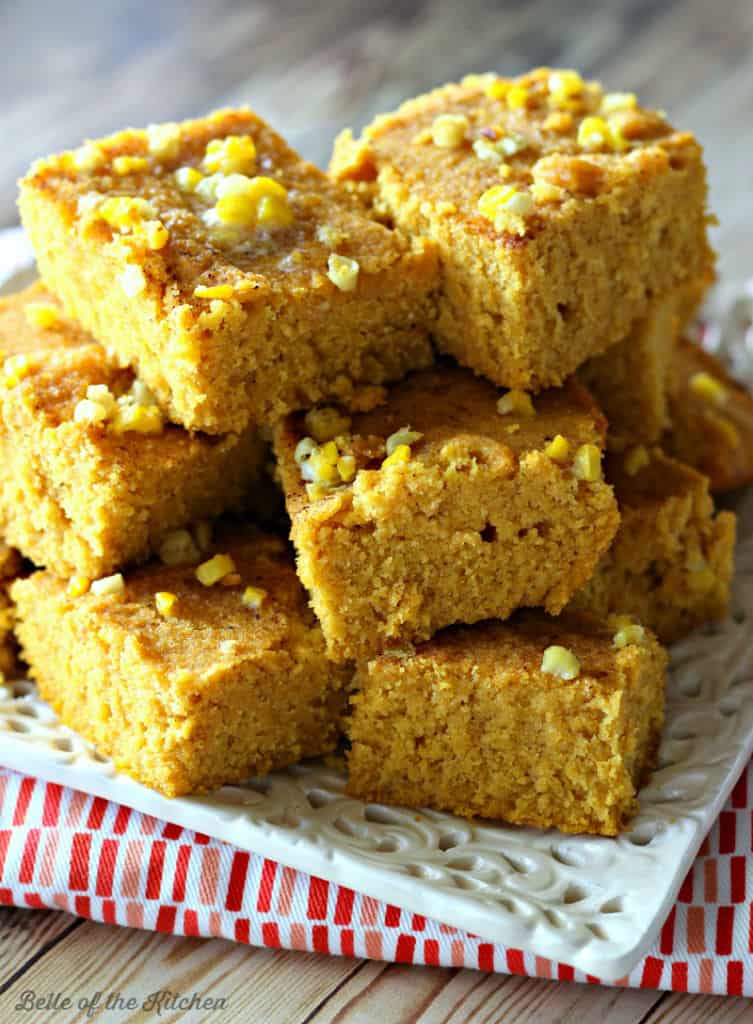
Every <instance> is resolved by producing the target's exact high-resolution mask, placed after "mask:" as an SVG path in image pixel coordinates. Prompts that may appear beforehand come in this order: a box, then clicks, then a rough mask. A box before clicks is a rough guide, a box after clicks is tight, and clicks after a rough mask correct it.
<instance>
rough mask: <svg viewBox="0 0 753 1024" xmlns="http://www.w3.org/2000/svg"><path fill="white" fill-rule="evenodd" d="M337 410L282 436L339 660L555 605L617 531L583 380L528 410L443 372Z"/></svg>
mask: <svg viewBox="0 0 753 1024" xmlns="http://www.w3.org/2000/svg"><path fill="white" fill-rule="evenodd" d="M498 403H501V408H502V410H503V411H499V410H498ZM508 406H509V409H510V411H507V410H508ZM337 417H338V414H337V413H336V411H335V410H332V409H330V410H326V409H325V410H321V409H320V410H315V411H313V412H310V413H309V414H308V415H307V416H301V415H297V416H292V417H289V418H288V419H287V420H286V421H285V422H283V423H282V424H280V425H279V427H278V428H277V431H276V434H275V450H276V453H277V457H278V460H279V468H280V472H281V479H282V485H283V490H284V492H285V498H286V503H287V507H288V512H289V514H290V519H291V522H292V529H291V537H292V539H293V542H294V544H295V547H296V550H297V555H298V572H299V574H300V577H301V580H302V581H303V583H304V585H305V586H306V587H307V588H308V590H309V593H310V595H311V602H312V605H313V608H314V610H315V611H316V614H317V615H318V617H319V621H320V622H321V624H322V630H323V632H324V635H325V637H326V640H327V647H328V651H329V653H330V655H331V656H332V657H333V658H337V659H341V658H350V657H365V656H368V655H369V654H371V653H373V652H377V651H380V650H382V649H384V648H386V647H390V646H394V645H399V644H403V643H409V642H414V641H418V640H425V639H427V638H428V637H430V636H431V635H432V634H433V633H435V632H436V631H437V630H438V629H441V628H442V627H444V626H448V625H451V624H452V623H455V622H476V621H478V620H479V619H485V618H500V619H503V618H506V617H507V616H508V615H510V614H511V612H513V611H514V610H515V609H516V608H518V607H520V606H533V607H536V606H543V607H545V608H546V609H547V610H548V611H550V612H552V613H557V612H559V611H560V610H561V609H562V608H563V607H564V605H565V604H566V603H567V601H568V600H569V599H570V597H571V596H572V594H573V593H574V592H575V591H576V590H577V589H578V588H579V587H581V586H582V585H583V584H584V583H585V582H586V581H587V580H588V578H589V576H590V575H591V573H592V571H593V569H594V567H595V565H596V563H597V561H598V559H599V557H600V555H601V554H602V553H603V552H604V551H605V550H606V549H607V547H608V546H609V544H610V542H611V540H612V537H613V536H614V533H615V531H616V529H617V524H618V521H619V517H618V513H617V508H616V503H615V500H614V496H613V494H612V490H611V488H610V487H609V486H608V485H607V484H606V483H604V481H603V480H602V477H601V466H600V455H601V448H602V445H603V442H604V433H605V424H604V420H603V418H602V417H601V414H600V413H599V412H598V410H597V409H596V408H595V406H594V404H593V402H592V401H591V398H590V396H589V395H588V392H587V391H586V390H585V389H584V388H583V387H582V386H581V385H580V384H578V383H577V382H574V381H573V382H570V383H569V384H567V385H566V386H565V387H564V388H562V389H561V390H552V391H548V392H545V393H543V394H541V395H538V396H536V398H535V399H534V401H533V403H531V400H530V397H529V396H527V395H525V394H522V393H520V392H517V393H516V392H512V391H511V392H508V393H507V394H506V395H501V393H500V392H499V391H498V390H497V389H496V388H494V387H493V386H492V385H491V384H489V383H488V382H486V381H483V380H480V379H478V378H476V377H474V376H473V375H472V374H471V373H469V372H468V371H467V370H462V369H459V368H457V367H451V366H442V367H437V368H435V369H431V370H424V371H422V372H420V373H415V374H412V375H411V376H409V377H408V378H406V380H405V381H403V382H401V383H400V384H398V385H396V386H395V387H394V388H393V389H392V390H391V392H390V394H389V396H388V398H387V400H386V402H385V403H384V404H383V405H381V406H379V407H377V408H375V409H374V410H372V411H370V412H368V413H361V414H358V415H356V416H354V417H353V418H352V419H351V420H349V419H348V418H345V419H341V420H340V421H338V418H337ZM326 428H329V432H328V431H327V429H326ZM333 430H334V431H335V432H336V433H337V434H338V435H339V436H338V437H336V438H335V439H334V440H333V441H326V440H325V439H326V438H327V437H328V436H331V432H332V431H333ZM322 431H324V433H322ZM312 432H313V434H314V435H315V437H310V436H308V437H307V435H311V434H312ZM319 439H322V440H325V443H324V444H322V445H320V446H316V445H315V440H319ZM553 442H554V446H553V447H550V445H552V443H553ZM332 446H334V448H333V447H332ZM333 452H334V455H335V457H336V458H337V466H338V471H337V473H336V474H335V476H334V479H333V480H332V479H330V482H329V483H327V482H326V480H327V477H330V478H331V477H332V473H331V472H330V471H329V470H328V466H327V463H326V459H327V456H328V454H329V455H331V454H332V453H333ZM385 456H387V457H386V458H385ZM340 470H341V471H342V473H341V472H340ZM306 479H308V480H310V481H313V482H311V483H308V484H307V483H306ZM322 481H324V482H322ZM346 481H347V482H346Z"/></svg>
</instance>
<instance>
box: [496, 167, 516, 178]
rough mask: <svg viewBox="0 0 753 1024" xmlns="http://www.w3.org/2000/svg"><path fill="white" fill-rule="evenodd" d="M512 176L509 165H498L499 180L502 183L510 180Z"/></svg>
mask: <svg viewBox="0 0 753 1024" xmlns="http://www.w3.org/2000/svg"><path fill="white" fill-rule="evenodd" d="M512 175H513V169H512V167H511V166H510V165H509V164H500V165H499V176H500V178H501V179H502V180H503V181H507V179H508V178H511V177H512Z"/></svg>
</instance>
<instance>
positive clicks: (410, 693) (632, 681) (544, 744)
mask: <svg viewBox="0 0 753 1024" xmlns="http://www.w3.org/2000/svg"><path fill="white" fill-rule="evenodd" d="M553 648H559V649H562V650H564V651H565V652H566V653H567V654H568V655H570V656H571V658H572V659H573V660H574V661H575V662H577V666H578V671H577V675H576V676H575V677H574V678H563V677H562V676H561V675H559V674H557V673H556V672H550V671H544V669H543V668H542V663H543V662H544V660H545V654H546V652H547V651H549V650H551V649H553ZM666 663H667V657H666V653H665V652H664V651H663V649H662V648H661V647H660V646H659V644H658V643H657V641H656V639H655V638H654V637H652V636H651V635H650V634H648V633H646V634H645V635H644V636H643V637H642V639H641V641H640V642H639V643H630V644H627V645H626V646H624V647H617V646H615V643H614V637H613V630H612V628H611V627H610V626H605V625H599V624H596V623H595V622H594V621H590V620H587V619H579V618H577V617H572V616H567V615H565V616H562V617H560V618H558V619H556V620H553V619H548V618H547V617H546V616H544V615H543V614H541V613H538V612H526V613H521V614H519V615H518V616H516V618H515V619H513V620H511V622H510V623H509V624H508V623H500V622H485V623H479V624H477V625H475V626H462V627H461V626H458V627H452V628H451V629H448V630H444V631H442V632H441V633H439V634H437V636H435V637H434V638H433V639H432V640H430V641H428V642H427V643H424V644H421V645H420V646H419V647H417V648H416V649H415V651H413V652H403V653H401V654H400V653H395V654H384V655H382V656H380V657H378V658H375V659H373V660H371V661H369V662H367V663H363V664H361V665H359V668H358V672H357V675H356V693H355V695H354V696H353V698H352V715H351V717H350V718H349V719H348V720H347V732H348V736H349V739H350V742H351V750H350V753H349V755H348V768H349V781H348V792H349V793H350V794H351V795H353V796H356V797H360V798H362V799H365V800H372V801H379V802H384V803H396V804H405V805H407V806H409V807H421V806H428V807H433V808H436V809H439V810H446V811H451V812H452V813H454V814H460V815H462V816H464V817H473V816H476V815H478V816H482V817H485V818H501V819H503V820H505V821H509V822H512V823H514V824H519V825H533V826H537V827H542V828H547V827H550V826H553V827H556V828H558V829H560V830H561V831H563V832H593V833H597V834H601V835H614V834H616V833H617V832H618V831H619V830H620V829H621V828H622V827H624V825H625V824H626V822H627V821H628V819H629V818H630V816H631V815H632V814H633V813H634V812H635V810H636V809H637V800H636V791H637V789H638V787H639V786H640V784H641V781H642V780H643V778H644V777H645V775H646V773H647V772H648V771H649V770H650V769H651V768H652V767H653V760H654V754H655V750H656V746H657V743H658V738H659V733H660V729H661V725H662V719H663V709H664V678H665V671H666ZM568 675H569V673H568Z"/></svg>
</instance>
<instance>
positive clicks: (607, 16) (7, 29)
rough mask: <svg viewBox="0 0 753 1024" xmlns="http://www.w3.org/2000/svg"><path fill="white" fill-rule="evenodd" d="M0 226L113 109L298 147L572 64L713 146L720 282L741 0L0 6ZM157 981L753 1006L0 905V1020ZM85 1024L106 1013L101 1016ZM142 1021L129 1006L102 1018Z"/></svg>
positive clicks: (275, 1003) (594, 1014)
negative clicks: (37, 176) (421, 98)
mask: <svg viewBox="0 0 753 1024" xmlns="http://www.w3.org/2000/svg"><path fill="white" fill-rule="evenodd" d="M0 41H1V42H2V61H0V94H1V95H2V97H3V100H4V102H3V104H2V106H0V138H1V139H2V141H3V145H2V146H1V147H0V226H2V225H4V224H12V223H14V222H15V220H16V213H15V207H14V203H15V179H16V178H17V176H18V175H19V174H20V173H21V172H22V171H23V170H24V169H25V168H26V166H27V165H28V164H29V162H30V161H31V160H32V159H34V158H35V157H37V156H40V155H42V154H44V153H46V152H49V151H52V150H55V149H57V148H61V147H67V146H71V145H75V144H77V143H78V142H79V141H80V140H81V139H82V138H83V137H85V136H89V137H91V136H97V135H99V134H102V133H104V132H108V131H111V130H114V129H116V128H120V127H122V126H124V125H126V124H135V125H141V124H144V123H146V122H149V121H159V120H165V119H175V118H179V117H183V116H189V115H193V114H198V113H202V112H204V111H206V110H209V109H211V108H213V107H216V106H219V105H222V104H226V103H233V102H249V103H251V104H252V105H253V106H254V107H255V108H256V109H257V110H258V111H259V112H260V113H261V114H262V115H264V116H266V117H268V118H269V119H270V120H271V121H272V122H273V124H274V125H275V126H276V127H278V128H279V129H280V130H281V131H282V133H283V134H285V135H286V136H287V137H288V138H289V139H290V140H291V141H292V143H293V144H294V145H296V146H297V147H298V148H299V149H301V150H302V151H303V152H304V153H305V154H306V155H307V156H308V157H310V158H311V159H313V160H315V161H317V162H321V163H324V162H326V159H327V156H328V152H329V147H330V142H331V139H332V137H333V135H334V134H335V132H337V131H338V130H339V129H340V128H342V127H344V126H346V125H352V126H353V127H356V128H357V127H360V126H361V125H362V124H363V123H364V122H365V121H366V120H368V119H369V118H370V117H371V116H372V115H373V114H374V113H376V112H377V111H379V110H386V109H389V108H391V107H392V106H394V105H395V104H396V103H397V102H398V101H399V100H401V99H403V98H404V97H407V96H410V95H411V94H414V93H416V92H419V91H421V90H424V89H426V88H428V87H431V86H433V85H436V84H438V83H440V82H442V81H446V80H450V79H453V78H457V77H459V76H460V75H462V74H464V73H466V72H468V71H473V70H476V71H478V70H488V69H495V70H499V71H502V72H505V73H517V72H520V71H522V70H525V69H526V68H528V67H531V66H534V65H537V64H550V65H560V66H577V67H579V68H580V69H582V70H583V71H584V72H585V73H587V74H588V75H589V76H593V77H599V78H601V79H603V80H604V81H605V83H608V84H609V85H610V87H612V88H616V89H632V90H635V91H637V92H638V93H639V94H640V96H641V98H642V100H643V101H644V102H646V103H647V104H648V105H649V106H652V105H653V106H657V107H662V108H666V109H667V110H668V111H669V113H670V115H671V117H672V120H674V121H675V123H677V124H678V125H680V126H681V127H683V128H688V129H692V130H693V131H695V132H696V133H697V134H698V136H699V137H700V138H701V140H702V142H703V143H704V145H705V146H706V153H707V161H708V164H709V167H710V177H711V186H712V205H713V208H714V210H715V212H716V213H717V215H718V217H719V220H720V224H719V227H718V228H717V229H716V231H715V234H714V238H715V244H716V246H717V248H718V250H719V252H720V271H721V274H722V276H723V277H725V278H732V277H736V278H739V277H742V276H744V275H751V274H753V3H751V0H716V2H713V3H712V2H709V0H675V2H666V3H661V2H652V0H559V2H558V0H530V2H527V3H497V4H494V3H491V2H486V0H463V2H462V3H453V2H452V0H424V2H419V3H414V4H410V3H406V2H402V0H383V2H376V0H359V2H358V3H352V4H348V3H345V2H343V0H334V2H329V3H326V4H325V3H308V2H305V0H299V2H287V0H251V2H245V3H244V2H240V0H202V2H201V3H198V2H180V0H160V2H157V3H153V4H145V3H143V2H139V0H118V2H115V0H99V2H98V3H96V4H95V3H91V2H88V0H67V2H66V3H60V2H56V0H26V2H24V3H19V2H16V3H12V2H7V0H6V2H4V3H0ZM27 989H34V990H36V991H37V992H38V993H47V992H53V991H62V992H67V993H69V994H74V993H88V992H92V991H96V990H97V989H103V990H106V991H112V990H116V989H120V990H122V992H123V993H124V994H125V995H128V996H136V997H140V998H139V1002H140V1001H141V998H143V997H144V996H145V995H147V994H148V993H149V992H151V991H154V990H155V989H170V990H172V991H175V992H179V993H192V992H195V991H199V992H202V993H203V994H205V995H211V996H213V997H215V998H224V999H226V1007H225V1009H224V1011H217V1012H216V1014H210V1015H208V1016H207V1017H205V1018H200V1017H199V1016H192V1015H191V1014H190V1013H189V1014H180V1013H168V1014H165V1015H164V1016H163V1017H162V1018H161V1019H163V1020H178V1019H182V1020H199V1019H210V1020H211V1019H217V1020H222V1021H225V1020H228V1021H232V1020H243V1021H248V1022H252V1024H256V1022H257V1021H258V1022H264V1024H272V1022H283V1024H303V1022H306V1024H309V1022H311V1024H313V1022H316V1024H320V1022H325V1021H338V1022H340V1024H355V1022H369V1024H371V1022H373V1021H376V1020H378V1021H379V1022H380V1024H391V1022H393V1021H395V1022H403V1021H420V1022H422V1024H434V1022H437V1024H438V1022H440V1021H441V1022H447V1024H450V1022H452V1024H456V1022H457V1024H459V1022H464V1021H479V1022H480V1021H486V1022H492V1021H502V1020H504V1021H516V1022H525V1021H537V1022H538V1021H547V1022H548V1021H566V1020H567V1021H569V1020H572V1021H575V1020H578V1021H581V1022H582V1024H587V1022H602V1021H606V1020H609V1022H610V1024H638V1022H643V1024H648V1022H655V1021H656V1022H658V1021H662V1022H670V1021H688V1022H689V1021H699V1022H701V1021H703V1022H706V1021H716V1022H722V1021H725V1022H727V1021H729V1022H731V1021H743V1020H750V1021H753V1008H752V1007H751V1005H750V1004H749V1003H748V1002H747V1001H746V1000H739V999H717V998H715V997H693V996H680V995H674V994H664V995H662V994H660V993H654V992H639V991H629V990H613V989H607V988H593V987H589V986H578V985H572V984H564V983H556V982H548V981H534V980H529V979H523V978H517V977H508V976H505V975H497V976H495V975H484V974H481V973H477V972H474V971H467V970H460V971H459V970H440V969H437V968H416V967H402V966H395V965H385V964H380V963H373V962H369V961H355V960H344V959H336V958H331V959H329V958H326V957H321V956H315V955H307V954H301V953H289V952H271V951H268V950H255V949H248V948H245V947H241V946H235V945H232V944H230V943H227V942H223V941H220V940H212V941H200V940H195V939H170V938H165V937H163V936H155V935H151V934H146V933H140V932H135V931H126V930H121V929H117V928H112V927H107V926H104V925H97V924H93V923H91V922H87V921H83V920H79V919H75V918H72V917H69V916H66V915H64V914H56V913H52V912H49V913H48V912H42V911H17V910H12V909H2V910H0V1021H3V1022H4V1021H6V1020H12V1019H13V1020H15V1019H23V1020H29V1021H36V1020H52V1019H54V1020H55V1021H56V1022H57V1021H60V1022H62V1021H67V1020H74V1019H76V1018H75V1017H73V1016H68V1015H67V1014H66V1013H65V1012H57V1013H54V1014H51V1013H49V1012H39V1013H38V1014H35V1013H29V1012H25V1013H21V1012H20V1011H16V1010H15V1009H14V1008H15V1006H16V1004H17V1003H18V1000H19V996H20V994H21V993H22V992H23V991H25V990H27ZM97 1019H104V1017H103V1016H101V1015H100V1016H98V1017H97ZM111 1019H117V1020H118V1021H126V1020H127V1021H136V1020H141V1019H146V1015H144V1014H135V1015H131V1014H127V1013H121V1014H112V1015H111Z"/></svg>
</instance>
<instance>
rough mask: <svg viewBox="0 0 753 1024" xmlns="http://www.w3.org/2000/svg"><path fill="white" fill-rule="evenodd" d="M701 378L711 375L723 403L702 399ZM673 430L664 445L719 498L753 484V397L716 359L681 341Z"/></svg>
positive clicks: (674, 370) (674, 373)
mask: <svg viewBox="0 0 753 1024" xmlns="http://www.w3.org/2000/svg"><path fill="white" fill-rule="evenodd" d="M696 374H708V375H709V376H710V377H712V378H713V379H714V380H716V381H718V382H719V383H720V384H721V386H722V389H723V400H722V401H720V402H717V401H714V400H713V399H709V398H708V397H705V396H704V395H702V394H698V393H697V392H696V391H695V390H694V389H693V386H692V381H693V378H694V376H695V375H696ZM671 385H672V386H671V393H670V398H669V404H670V426H669V430H668V431H667V433H666V434H665V436H664V439H663V444H664V446H665V447H666V449H667V451H669V452H670V453H671V454H672V455H676V456H677V458H678V459H682V461H683V462H687V463H688V465H690V466H694V467H695V468H696V469H697V470H699V471H700V472H701V473H704V474H705V475H706V476H707V477H708V478H709V482H710V486H711V490H712V491H715V492H719V493H723V492H724V491H732V490H735V489H736V488H738V487H744V486H745V485H746V484H749V483H751V481H753V397H752V396H751V394H750V392H749V391H748V390H747V389H746V388H745V387H743V386H742V385H741V384H740V383H738V382H737V381H736V380H734V378H732V377H731V376H730V374H729V373H728V372H727V370H726V369H725V368H724V365H723V364H722V363H721V362H720V360H719V359H717V358H715V357H714V356H713V355H711V353H709V352H706V351H705V350H704V349H702V348H701V347H700V346H699V345H696V344H694V343H693V342H692V341H688V340H687V339H684V338H682V339H679V340H678V342H677V344H676V345H675V348H674V352H673V358H672V376H671Z"/></svg>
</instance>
